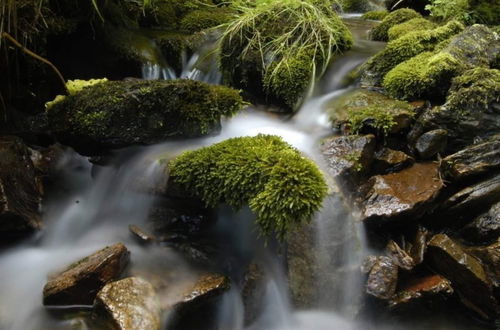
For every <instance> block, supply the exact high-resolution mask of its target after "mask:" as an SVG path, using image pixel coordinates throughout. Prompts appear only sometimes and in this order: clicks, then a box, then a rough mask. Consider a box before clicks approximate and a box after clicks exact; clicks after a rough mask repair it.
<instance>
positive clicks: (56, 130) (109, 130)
mask: <svg viewBox="0 0 500 330" xmlns="http://www.w3.org/2000/svg"><path fill="white" fill-rule="evenodd" d="M242 106H243V100H242V98H241V97H240V95H239V92H238V91H236V90H233V89H230V88H228V87H224V86H215V85H214V86H212V85H208V84H206V83H202V82H198V81H193V80H170V81H166V80H159V81H108V82H104V83H100V84H97V85H94V86H89V87H86V88H84V89H83V90H82V91H80V92H78V93H76V94H74V95H70V96H67V97H65V98H64V99H63V100H61V101H59V102H56V103H55V104H54V105H52V106H51V107H50V108H49V109H48V111H47V114H48V118H49V124H50V128H51V130H52V132H53V134H55V135H56V137H57V138H58V139H59V141H60V142H61V143H64V144H67V145H70V146H72V147H73V148H75V149H76V150H77V151H79V152H81V153H84V154H95V153H96V152H98V151H100V150H102V149H110V148H120V147H126V146H130V145H133V144H151V143H157V142H160V141H164V140H166V139H171V138H179V137H197V136H202V135H206V134H210V133H213V132H215V131H217V130H218V129H219V128H220V119H221V117H222V116H231V115H233V114H235V113H236V112H237V111H239V110H240V109H241V108H242Z"/></svg>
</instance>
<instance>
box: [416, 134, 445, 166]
mask: <svg viewBox="0 0 500 330" xmlns="http://www.w3.org/2000/svg"><path fill="white" fill-rule="evenodd" d="M447 143H448V131H447V130H445V129H435V130H432V131H429V132H426V133H424V134H422V135H421V136H420V137H419V138H418V140H417V142H416V143H415V149H416V150H417V152H418V154H419V156H420V157H421V158H422V159H429V158H432V157H434V156H435V155H436V154H438V153H440V152H443V151H444V150H445V149H446V144H447Z"/></svg>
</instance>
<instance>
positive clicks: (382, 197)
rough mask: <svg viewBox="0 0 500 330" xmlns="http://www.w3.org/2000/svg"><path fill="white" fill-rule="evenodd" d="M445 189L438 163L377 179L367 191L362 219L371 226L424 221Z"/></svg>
mask: <svg viewBox="0 0 500 330" xmlns="http://www.w3.org/2000/svg"><path fill="white" fill-rule="evenodd" d="M442 187H443V183H442V181H441V180H440V179H439V177H438V165H437V164H434V163H419V164H414V165H413V166H412V167H410V168H407V169H404V170H402V171H401V172H398V173H393V174H387V175H377V176H374V177H372V178H370V180H369V181H368V182H367V184H366V185H365V187H364V191H365V193H364V197H363V198H362V201H361V202H360V207H361V212H362V213H361V218H362V220H363V221H367V222H368V221H370V222H371V221H373V220H377V219H379V220H397V219H401V218H402V217H403V216H405V217H408V216H410V215H412V216H417V217H421V216H423V215H424V212H425V210H426V207H427V206H429V204H430V202H432V201H433V200H434V199H435V198H436V196H437V194H438V193H439V191H440V189H441V188H442Z"/></svg>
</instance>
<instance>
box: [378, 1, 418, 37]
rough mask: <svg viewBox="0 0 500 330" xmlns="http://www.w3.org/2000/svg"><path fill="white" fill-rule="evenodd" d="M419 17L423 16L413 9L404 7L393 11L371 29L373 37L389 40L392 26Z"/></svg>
mask: <svg viewBox="0 0 500 330" xmlns="http://www.w3.org/2000/svg"><path fill="white" fill-rule="evenodd" d="M417 17H422V16H421V15H420V14H419V13H417V12H416V11H414V10H413V9H408V8H403V9H398V10H396V11H393V12H392V13H390V14H389V15H387V16H386V17H385V18H384V20H383V21H382V23H380V24H379V25H378V26H376V27H375V28H374V29H373V30H372V31H371V37H372V39H373V40H377V41H387V40H388V39H389V36H388V31H389V29H390V28H391V27H393V26H395V25H397V24H401V23H403V22H406V21H409V20H411V19H413V18H417Z"/></svg>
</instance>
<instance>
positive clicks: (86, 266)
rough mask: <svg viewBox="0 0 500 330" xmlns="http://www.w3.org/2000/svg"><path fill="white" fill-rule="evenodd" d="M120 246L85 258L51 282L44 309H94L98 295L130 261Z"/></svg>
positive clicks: (45, 297) (44, 293) (44, 298)
mask: <svg viewBox="0 0 500 330" xmlns="http://www.w3.org/2000/svg"><path fill="white" fill-rule="evenodd" d="M129 255H130V253H129V251H128V250H127V248H126V247H125V246H124V245H123V244H121V243H117V244H115V245H112V246H108V247H105V248H104V249H102V250H99V251H97V252H95V253H94V254H92V255H90V256H88V257H86V258H83V259H81V260H79V261H77V262H75V263H73V264H72V265H70V266H69V267H68V268H67V269H66V270H64V271H63V272H61V273H59V274H58V275H55V276H54V277H53V278H51V279H50V280H49V281H48V282H47V284H45V286H44V288H43V304H44V305H92V304H93V302H94V298H95V296H96V295H97V292H99V290H100V289H101V288H102V287H103V286H104V285H106V284H107V283H109V282H111V281H113V280H116V279H117V278H118V277H119V276H120V274H121V273H122V271H123V269H124V268H125V266H126V265H127V263H128V261H129Z"/></svg>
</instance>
